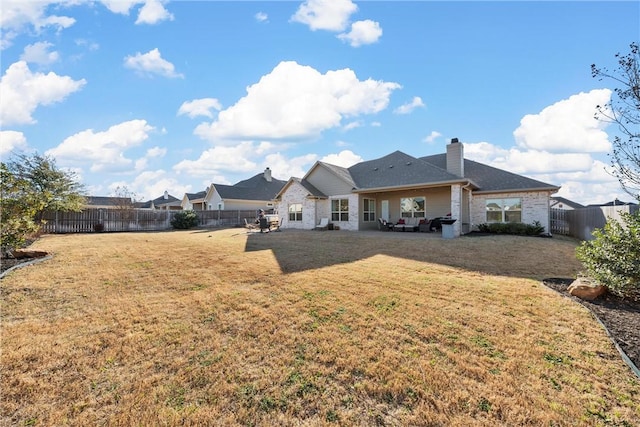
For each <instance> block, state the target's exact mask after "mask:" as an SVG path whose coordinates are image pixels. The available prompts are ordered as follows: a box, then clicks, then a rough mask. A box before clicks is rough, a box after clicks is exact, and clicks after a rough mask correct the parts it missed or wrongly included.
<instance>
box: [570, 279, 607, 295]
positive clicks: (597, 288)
mask: <svg viewBox="0 0 640 427" xmlns="http://www.w3.org/2000/svg"><path fill="white" fill-rule="evenodd" d="M567 290H568V291H569V294H570V295H573V296H575V297H578V298H580V299H583V300H587V301H593V300H594V299H596V298H598V297H599V296H601V295H604V294H605V293H606V292H607V288H606V287H604V286H602V285H601V284H599V283H594V282H592V281H590V280H589V279H585V278H580V277H579V278H577V279H576V280H574V281H573V283H571V285H569V288H568V289H567Z"/></svg>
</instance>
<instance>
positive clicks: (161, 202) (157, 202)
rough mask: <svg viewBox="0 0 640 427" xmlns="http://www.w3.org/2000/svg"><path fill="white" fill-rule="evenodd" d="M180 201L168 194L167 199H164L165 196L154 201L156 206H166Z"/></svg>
mask: <svg viewBox="0 0 640 427" xmlns="http://www.w3.org/2000/svg"><path fill="white" fill-rule="evenodd" d="M179 201H180V199H178V198H176V197H173V196H172V195H171V194H168V195H167V198H166V199H165V198H164V195H163V196H160V197H158V198H156V199H153V200H152V202H153V204H154V205H156V206H160V205H166V204H167V203H173V202H179Z"/></svg>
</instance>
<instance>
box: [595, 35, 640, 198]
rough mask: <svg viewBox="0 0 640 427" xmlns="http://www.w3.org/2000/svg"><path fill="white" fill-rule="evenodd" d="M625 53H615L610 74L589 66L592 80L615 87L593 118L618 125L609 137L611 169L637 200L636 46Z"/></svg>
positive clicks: (639, 96)
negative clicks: (613, 84) (602, 81)
mask: <svg viewBox="0 0 640 427" xmlns="http://www.w3.org/2000/svg"><path fill="white" fill-rule="evenodd" d="M630 48H631V49H630V51H629V53H627V54H624V55H623V54H621V53H618V54H616V55H615V57H616V59H617V62H618V64H617V67H616V68H615V69H614V70H612V71H610V70H609V69H607V68H605V67H602V68H601V67H597V66H596V65H595V64H592V65H591V74H592V75H593V77H595V78H598V79H599V80H602V79H605V78H606V79H612V80H614V81H615V82H616V85H617V87H616V88H615V89H614V94H613V96H612V98H611V101H610V102H609V103H607V104H606V105H599V106H597V113H596V117H597V118H598V119H600V120H604V121H608V122H611V123H615V124H617V125H618V128H619V130H620V135H616V136H615V137H614V138H613V151H612V153H611V166H612V167H613V174H614V176H615V177H616V178H618V181H620V184H621V185H622V188H623V189H624V190H625V191H626V192H627V193H629V194H630V195H631V196H633V197H634V198H636V199H637V200H639V201H640V46H639V45H638V43H637V42H634V43H631V45H630Z"/></svg>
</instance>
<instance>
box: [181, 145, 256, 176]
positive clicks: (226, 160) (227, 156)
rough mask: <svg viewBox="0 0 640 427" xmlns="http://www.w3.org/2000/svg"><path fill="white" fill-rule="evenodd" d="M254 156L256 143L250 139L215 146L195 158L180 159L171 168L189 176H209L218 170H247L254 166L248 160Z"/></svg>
mask: <svg viewBox="0 0 640 427" xmlns="http://www.w3.org/2000/svg"><path fill="white" fill-rule="evenodd" d="M255 156H256V145H255V144H254V143H253V142H251V141H244V142H241V143H239V144H237V145H235V146H233V147H230V146H217V147H213V148H210V149H208V150H206V151H204V152H203V153H202V154H201V155H200V157H199V158H198V159H197V160H182V161H181V162H179V163H177V164H176V165H174V166H173V170H174V171H175V172H176V173H178V174H182V173H184V174H185V175H189V176H203V177H210V176H213V175H215V174H218V173H219V172H220V171H229V172H247V171H251V170H254V169H255V168H256V163H255V162H254V161H252V160H250V159H251V158H252V157H255Z"/></svg>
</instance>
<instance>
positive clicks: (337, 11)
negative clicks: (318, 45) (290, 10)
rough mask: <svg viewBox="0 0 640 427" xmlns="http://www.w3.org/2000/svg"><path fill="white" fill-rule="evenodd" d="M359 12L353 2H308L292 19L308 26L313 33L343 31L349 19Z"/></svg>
mask: <svg viewBox="0 0 640 427" xmlns="http://www.w3.org/2000/svg"><path fill="white" fill-rule="evenodd" d="M357 10H358V6H356V5H355V4H354V3H353V2H352V1H351V0H307V1H305V2H304V3H302V4H301V5H300V7H298V10H297V11H296V13H295V14H294V15H293V16H292V17H291V20H292V21H294V22H300V23H302V24H305V25H308V26H309V28H310V29H311V30H312V31H315V30H328V31H343V30H344V29H345V28H347V25H348V24H349V17H350V16H351V14H352V13H354V12H356V11H357Z"/></svg>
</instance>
